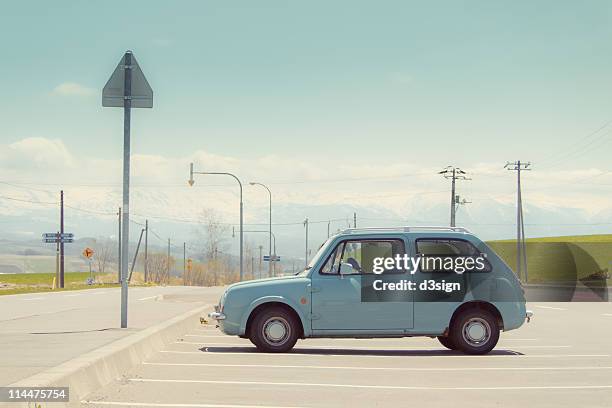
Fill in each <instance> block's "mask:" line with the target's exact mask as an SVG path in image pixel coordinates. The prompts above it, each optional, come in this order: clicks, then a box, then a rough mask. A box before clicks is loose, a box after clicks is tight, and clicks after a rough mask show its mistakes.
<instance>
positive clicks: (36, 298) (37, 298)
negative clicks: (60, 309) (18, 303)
mask: <svg viewBox="0 0 612 408" xmlns="http://www.w3.org/2000/svg"><path fill="white" fill-rule="evenodd" d="M40 299H44V297H35V298H27V299H23V300H40Z"/></svg>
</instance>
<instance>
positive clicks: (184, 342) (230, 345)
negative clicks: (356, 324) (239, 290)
mask: <svg viewBox="0 0 612 408" xmlns="http://www.w3.org/2000/svg"><path fill="white" fill-rule="evenodd" d="M174 343H175V344H192V345H197V346H207V347H208V346H213V347H228V346H229V347H245V346H246V347H251V346H252V345H251V343H247V342H241V343H202V342H197V341H175V342H174ZM348 347H350V346H310V345H308V344H304V345H301V346H300V347H296V348H295V350H302V349H324V350H325V349H339V350H356V351H359V350H405V349H406V350H409V349H412V350H437V348H435V347H434V348H432V347H430V346H417V347H411V346H409V345H406V346H405V349H404V348H403V347H404V346H373V347H366V346H355V347H351V348H348ZM520 347H521V348H568V347H571V346H567V345H563V346H543V345H538V346H520ZM440 349H442V348H441V347H440Z"/></svg>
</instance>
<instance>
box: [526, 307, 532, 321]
mask: <svg viewBox="0 0 612 408" xmlns="http://www.w3.org/2000/svg"><path fill="white" fill-rule="evenodd" d="M532 317H533V312H532V311H531V310H527V311H526V312H525V319H527V323H529V322H530V321H531V318H532Z"/></svg>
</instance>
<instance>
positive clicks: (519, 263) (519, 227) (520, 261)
mask: <svg viewBox="0 0 612 408" xmlns="http://www.w3.org/2000/svg"><path fill="white" fill-rule="evenodd" d="M530 167H531V162H526V163H521V161H520V160H517V161H515V162H507V163H506V165H505V166H504V168H505V169H507V170H510V171H516V274H517V276H518V278H519V279H521V269H522V270H523V274H524V275H525V283H527V282H528V281H529V275H528V273H527V245H526V244H525V223H524V220H523V197H522V193H521V171H522V170H527V171H531V168H530Z"/></svg>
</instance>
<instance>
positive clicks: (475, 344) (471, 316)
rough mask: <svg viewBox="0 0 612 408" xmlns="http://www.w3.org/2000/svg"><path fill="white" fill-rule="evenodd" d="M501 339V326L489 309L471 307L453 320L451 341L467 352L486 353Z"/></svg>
mask: <svg viewBox="0 0 612 408" xmlns="http://www.w3.org/2000/svg"><path fill="white" fill-rule="evenodd" d="M498 340H499V326H498V325H497V320H496V319H495V317H494V316H493V315H492V314H491V313H490V312H488V311H487V310H482V309H469V310H466V311H465V312H463V313H461V314H460V315H459V316H457V318H456V319H455V320H454V321H453V324H452V327H451V341H452V342H453V343H454V344H455V346H456V347H457V349H459V350H461V351H463V352H464V353H466V354H486V353H488V352H489V351H491V350H493V348H494V347H495V345H496V344H497V341H498Z"/></svg>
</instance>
